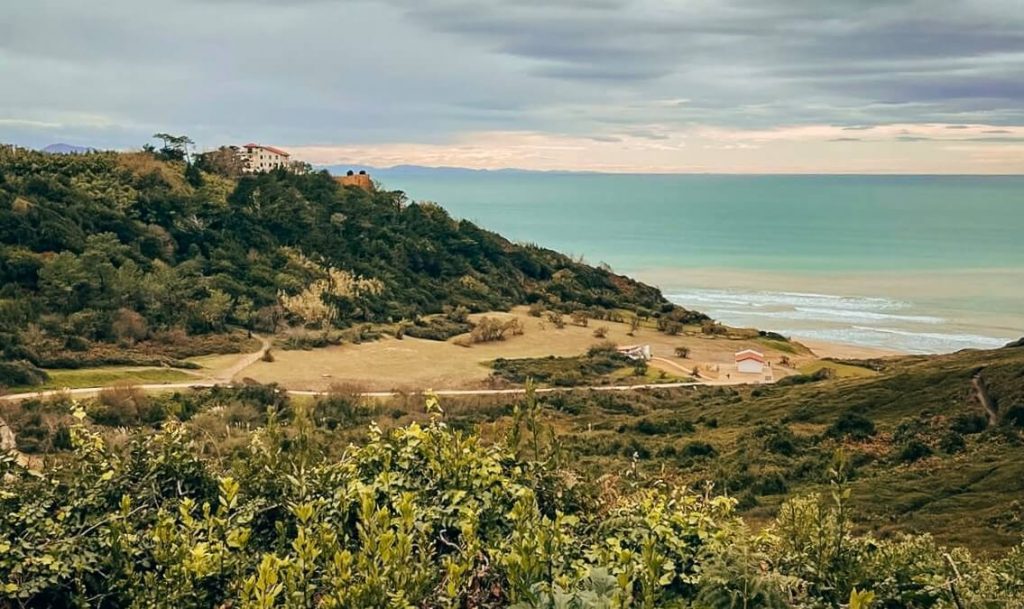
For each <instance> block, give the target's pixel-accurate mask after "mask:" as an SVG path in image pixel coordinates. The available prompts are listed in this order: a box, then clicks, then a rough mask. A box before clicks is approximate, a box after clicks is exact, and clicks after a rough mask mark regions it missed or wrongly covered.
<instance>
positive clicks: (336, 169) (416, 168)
mask: <svg viewBox="0 0 1024 609" xmlns="http://www.w3.org/2000/svg"><path fill="white" fill-rule="evenodd" d="M317 168H318V169H326V170H327V171H328V172H330V173H331V174H333V175H344V174H345V173H346V172H348V171H354V172H356V173H359V172H360V171H365V172H367V173H369V174H371V175H375V176H387V175H393V176H421V175H422V176H428V175H429V176H446V175H447V176H461V175H477V174H520V173H546V174H585V173H596V172H592V171H539V170H534V169H469V168H467V167H428V166H425V165H394V166H392V167H372V166H369V165H318V166H317Z"/></svg>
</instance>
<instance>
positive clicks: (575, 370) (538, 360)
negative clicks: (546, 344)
mask: <svg viewBox="0 0 1024 609" xmlns="http://www.w3.org/2000/svg"><path fill="white" fill-rule="evenodd" d="M632 363H633V362H632V360H630V359H629V358H628V357H626V356H624V355H621V354H619V353H617V352H615V351H614V350H612V351H609V350H607V349H603V348H601V349H591V350H590V352H588V353H587V355H581V356H577V357H555V356H548V357H528V358H519V359H505V358H498V359H496V360H494V361H493V362H492V363H491V367H492V368H494V374H495V375H496V376H498V377H500V378H503V379H505V380H508V381H511V382H513V383H523V382H525V381H526V379H529V378H532V379H534V380H536V381H537V382H540V383H550V384H552V385H557V386H563V387H571V386H573V385H580V384H583V383H589V382H595V381H599V380H600V379H602V378H603V377H605V376H606V375H608V374H610V373H612V372H615V371H616V370H620V369H622V368H623V367H625V366H630V365H632Z"/></svg>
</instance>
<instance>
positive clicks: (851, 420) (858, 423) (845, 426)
mask: <svg viewBox="0 0 1024 609" xmlns="http://www.w3.org/2000/svg"><path fill="white" fill-rule="evenodd" d="M825 434H826V435H827V436H829V437H831V438H837V439H842V438H850V439H853V440H866V439H868V438H870V437H871V436H873V435H875V424H874V422H873V421H872V420H871V419H869V418H867V417H865V416H864V415H862V414H860V413H856V412H852V411H847V412H844V413H843V414H841V415H839V418H838V419H836V421H835V423H832V425H830V426H829V428H828V430H827V431H826V432H825Z"/></svg>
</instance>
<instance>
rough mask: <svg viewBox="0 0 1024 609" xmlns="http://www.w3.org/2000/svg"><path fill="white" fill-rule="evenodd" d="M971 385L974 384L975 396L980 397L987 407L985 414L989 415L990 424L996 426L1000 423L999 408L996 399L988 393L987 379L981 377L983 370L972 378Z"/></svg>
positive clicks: (982, 404) (983, 405) (980, 402)
mask: <svg viewBox="0 0 1024 609" xmlns="http://www.w3.org/2000/svg"><path fill="white" fill-rule="evenodd" d="M971 385H973V386H974V393H975V396H976V397H977V398H978V403H979V404H981V407H982V408H984V409H985V416H987V417H988V424H989V425H990V426H995V425H997V424H998V423H999V409H998V407H997V406H996V403H995V400H993V399H992V396H990V395H989V394H988V390H987V389H985V381H984V380H983V379H982V378H981V370H979V371H978V372H977V374H975V375H974V377H973V378H971Z"/></svg>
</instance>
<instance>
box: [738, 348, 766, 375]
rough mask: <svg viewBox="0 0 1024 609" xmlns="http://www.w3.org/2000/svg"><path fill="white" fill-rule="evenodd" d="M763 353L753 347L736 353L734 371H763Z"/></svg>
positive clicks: (756, 372)
mask: <svg viewBox="0 0 1024 609" xmlns="http://www.w3.org/2000/svg"><path fill="white" fill-rule="evenodd" d="M764 365H765V359H764V354H763V353H761V352H759V351H754V350H753V349H744V350H743V351H740V352H739V353H737V354H736V371H737V372H742V373H745V374H761V373H762V372H764Z"/></svg>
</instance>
